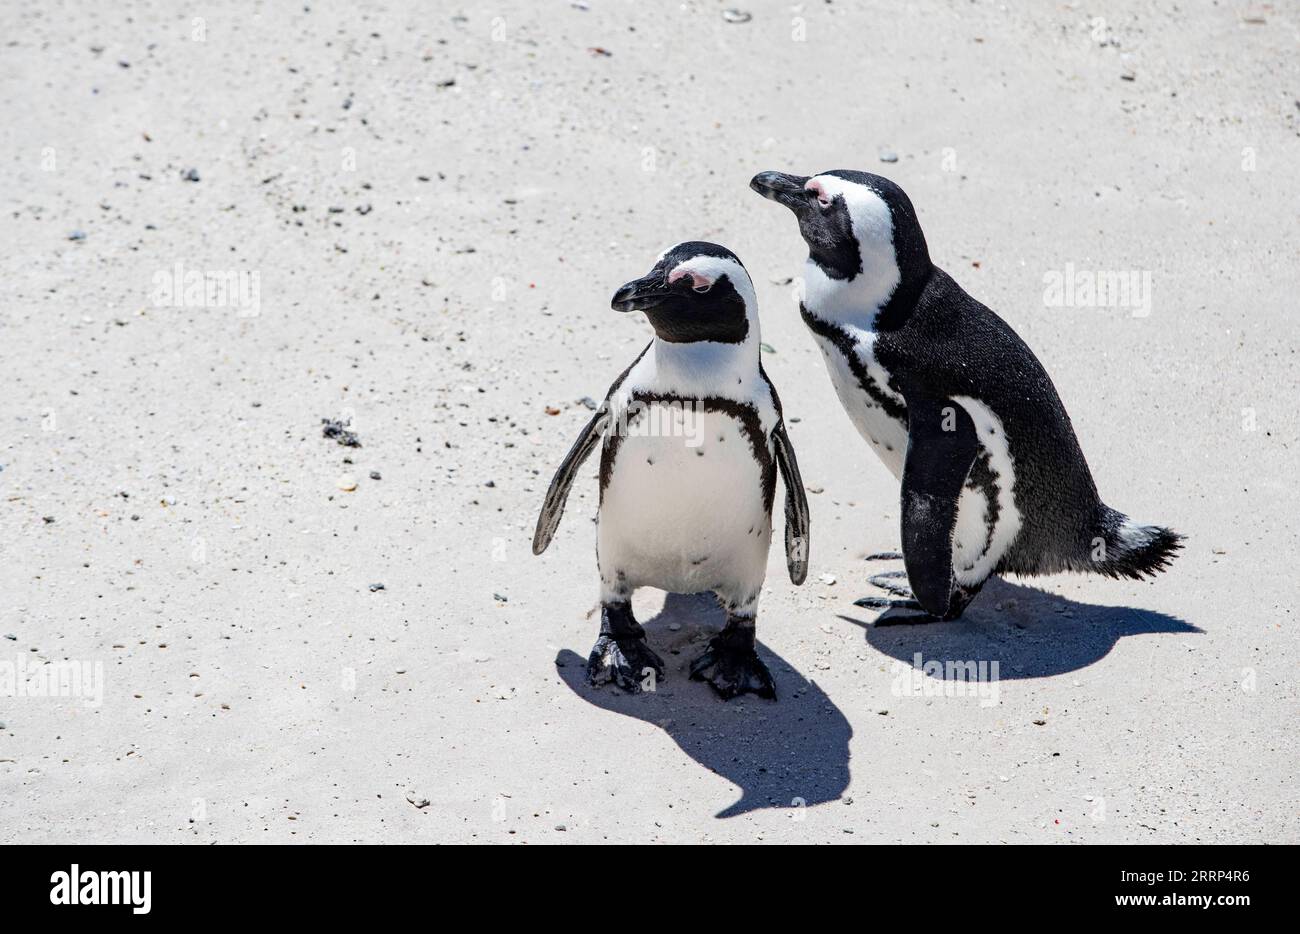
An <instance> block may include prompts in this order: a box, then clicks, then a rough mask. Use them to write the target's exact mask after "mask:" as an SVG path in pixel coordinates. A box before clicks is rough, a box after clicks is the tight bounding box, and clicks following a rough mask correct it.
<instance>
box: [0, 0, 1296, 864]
mask: <svg viewBox="0 0 1300 934" xmlns="http://www.w3.org/2000/svg"><path fill="white" fill-rule="evenodd" d="M735 9H739V11H740V12H739V13H732V14H730V15H724V13H725V11H728V10H735ZM0 37H3V41H2V42H0V107H2V110H3V113H4V116H5V119H4V120H3V121H0V199H2V204H0V207H2V208H3V210H2V211H0V242H3V243H4V244H5V245H6V247H7V249H5V250H4V252H3V255H0V311H2V314H0V359H2V360H3V371H4V374H5V387H6V392H5V393H4V396H3V400H2V401H0V428H2V429H3V438H2V439H0V491H2V492H3V503H2V504H0V507H2V508H0V528H2V529H3V534H2V535H0V549H2V552H0V593H2V594H3V595H4V599H3V601H0V637H3V638H0V839H3V840H6V841H11V842H20V843H44V842H61V843H135V842H160V843H195V844H208V843H223V844H224V843H238V842H267V843H301V842H339V843H346V842H351V841H364V842H384V843H433V842H452V843H466V842H482V843H534V844H536V843H604V842H611V843H612V842H618V843H652V842H672V843H692V842H713V843H729V842H739V843H753V842H767V843H786V842H816V843H864V842H868V843H1002V842H1004V843H1156V844H1181V843H1247V842H1268V843H1280V842H1285V843H1296V842H1300V815H1298V814H1297V809H1296V796H1297V782H1296V765H1297V762H1298V761H1300V747H1298V744H1297V740H1296V730H1295V725H1296V711H1297V699H1298V698H1297V686H1296V671H1297V666H1298V665H1300V644H1298V642H1297V635H1296V632H1297V629H1296V627H1297V623H1298V622H1300V621H1298V620H1297V614H1296V608H1295V598H1296V593H1297V589H1298V585H1297V579H1296V561H1297V555H1298V554H1300V493H1298V492H1297V485H1296V480H1297V453H1298V448H1300V416H1298V415H1297V409H1296V404H1297V398H1300V395H1298V391H1300V354H1298V348H1300V314H1297V307H1296V304H1297V295H1300V247H1298V246H1297V242H1298V241H1297V217H1298V207H1300V173H1297V171H1296V168H1297V165H1300V55H1297V52H1298V51H1300V49H1298V45H1300V17H1297V14H1296V11H1295V10H1294V9H1289V8H1288V7H1287V6H1286V5H1285V4H1280V3H1275V4H1271V5H1270V4H1256V3H1239V2H1229V3H1221V4H1218V5H1205V4H1183V5H1175V4H1172V3H1168V2H1149V0H1140V2H1137V3H1120V2H1114V0H1098V2H1093V3H1089V4H1082V3H1060V4H1010V3H1007V4H998V3H989V2H976V3H968V2H964V0H963V2H941V0H923V2H919V3H914V4H906V5H897V4H890V3H885V2H868V3H862V4H857V3H847V2H840V0H837V2H835V3H823V2H821V0H818V2H805V3H801V4H791V3H790V2H789V0H784V2H767V0H743V2H742V3H741V4H740V6H739V7H737V6H736V2H735V0H726V2H724V3H713V2H685V3H669V4H662V5H661V4H652V3H633V2H614V0H588V2H583V3H570V2H567V0H551V2H546V3H525V2H520V0H500V2H494V3H491V4H485V5H479V4H463V5H458V4H452V3H442V2H435V3H432V4H418V3H414V2H396V0H392V2H377V3H362V4H355V5H353V4H319V5H318V4H315V3H311V4H306V5H304V4H272V3H264V2H263V3H257V2H244V0H239V2H231V3H226V4H219V5H210V6H204V7H201V8H195V9H194V10H190V9H182V8H178V7H176V6H175V5H173V4H168V3H163V2H141V3H133V4H130V5H129V6H128V7H122V8H117V7H113V6H103V7H97V6H92V5H88V4H79V3H72V2H55V3H51V4H40V5H23V4H15V3H10V4H6V5H4V7H3V9H0ZM832 168H853V169H863V170H867V171H871V172H877V173H879V174H882V175H886V176H888V177H889V178H891V179H893V180H895V181H896V182H898V183H899V184H900V185H902V186H903V188H904V189H906V191H907V192H908V194H909V195H910V197H911V199H912V201H913V203H914V204H915V206H916V210H917V213H918V216H919V218H920V221H921V224H922V225H923V227H924V229H925V231H926V235H927V237H928V241H929V249H930V253H931V255H932V257H933V259H934V261H935V263H936V264H937V265H938V266H939V267H941V268H943V269H945V270H946V271H947V272H949V273H950V274H951V275H952V276H953V277H954V278H955V279H956V280H957V282H959V283H960V284H961V285H962V286H963V287H964V288H965V289H966V290H967V291H968V292H969V293H971V294H972V295H974V296H975V297H976V298H978V299H979V300H981V301H983V302H984V303H986V304H987V305H988V306H989V307H991V308H993V309H994V310H995V311H997V312H998V313H999V314H1000V315H1001V316H1002V317H1003V318H1005V319H1006V320H1007V321H1008V322H1009V323H1010V324H1011V325H1012V326H1013V327H1014V328H1015V329H1016V331H1017V332H1018V333H1019V334H1020V335H1021V336H1022V337H1023V338H1024V339H1025V341H1026V342H1027V343H1028V344H1029V345H1030V347H1032V348H1033V350H1034V352H1035V353H1036V354H1037V355H1038V357H1039V359H1040V360H1041V361H1042V362H1043V364H1044V365H1045V367H1046V368H1047V370H1048V372H1049V373H1050V374H1051V375H1052V378H1053V380H1054V381H1055V384H1056V387H1057V389H1058V391H1059V393H1060V395H1061V398H1062V399H1063V401H1064V403H1065V405H1066V407H1067V409H1068V410H1069V413H1070V416H1071V418H1072V420H1073V423H1074V427H1075V430H1076V432H1077V434H1078V437H1079V440H1080V442H1081V444H1082V447H1083V450H1084V451H1085V452H1086V454H1087V457H1088V461H1089V464H1090V465H1091V468H1092V471H1093V475H1094V476H1095V478H1096V481H1097V484H1098V487H1099V488H1100V491H1101V494H1102V496H1103V498H1104V499H1105V500H1106V501H1107V502H1109V503H1111V504H1112V505H1114V506H1115V507H1116V508H1119V509H1122V510H1124V511H1125V512H1127V513H1129V514H1131V515H1133V516H1134V517H1136V518H1138V519H1141V520H1144V521H1150V522H1158V523H1160V524H1162V525H1168V526H1170V527H1172V528H1174V529H1177V530H1178V531H1179V532H1181V533H1183V534H1184V535H1186V536H1187V543H1186V547H1185V549H1184V551H1183V553H1182V555H1181V556H1180V557H1179V559H1178V560H1177V561H1176V562H1175V563H1174V565H1173V567H1172V568H1171V569H1170V570H1169V571H1168V572H1167V573H1165V574H1163V575H1161V576H1160V577H1159V578H1158V579H1157V580H1154V581H1149V582H1145V583H1133V582H1127V581H1124V582H1121V581H1114V580H1108V579H1102V578H1096V577H1084V576H1071V575H1061V576H1053V577H1043V578H1035V579H1027V580H1015V579H1011V580H1007V581H994V582H991V583H990V584H989V585H988V586H987V587H986V588H985V591H984V593H983V594H982V595H981V596H980V598H979V599H978V600H977V601H976V602H975V603H974V604H973V605H972V606H971V608H970V609H969V610H968V612H967V613H966V615H965V616H964V617H963V618H962V619H961V620H959V621H957V622H953V623H947V624H936V625H930V626H897V627H879V628H878V627H876V626H875V625H874V622H875V619H876V614H875V612H873V611H870V610H866V609H862V608H859V607H857V606H855V605H854V600H855V599H857V598H859V597H862V596H864V595H866V594H869V593H873V592H875V591H874V589H873V588H871V587H870V586H869V584H868V582H867V575H868V573H870V572H871V570H872V569H873V568H872V567H871V566H870V565H869V563H868V562H866V561H864V557H865V556H866V555H868V554H871V553H873V552H879V551H886V550H893V549H897V548H898V547H899V490H898V483H897V481H896V480H895V479H894V478H893V476H892V475H891V474H890V473H889V472H888V470H886V469H885V467H884V466H883V465H882V464H881V463H880V462H879V461H878V460H877V459H876V458H875V457H874V455H873V454H872V453H871V451H870V450H869V448H868V446H867V445H866V444H865V443H864V442H863V441H862V440H861V439H860V438H859V437H858V436H857V434H856V432H855V431H854V430H853V428H852V426H851V424H850V422H849V420H848V418H847V416H846V415H845V413H844V411H843V409H842V408H841V406H840V404H839V402H838V401H837V399H836V397H835V394H834V391H833V389H832V386H831V383H830V380H829V378H828V376H827V373H826V370H825V367H824V365H823V362H822V357H821V354H820V352H819V351H818V350H817V348H816V346H815V344H814V342H813V339H812V337H811V336H810V335H809V333H808V331H807V329H806V328H805V326H804V324H803V322H802V321H801V320H800V318H799V315H798V312H797V307H796V304H795V301H794V298H793V296H794V292H795V289H796V288H797V282H795V281H793V277H795V276H798V275H799V271H800V266H801V264H802V261H803V259H804V256H805V255H806V249H805V248H804V247H803V244H802V242H801V241H800V240H799V238H798V235H797V231H796V229H795V226H794V224H793V223H792V222H791V221H790V219H789V216H788V215H787V214H786V213H785V212H784V211H782V210H781V209H780V208H778V207H776V206H774V205H772V204H770V203H768V202H765V201H764V200H762V199H761V198H759V197H758V196H757V195H755V194H754V193H753V192H751V191H750V190H749V189H748V187H747V184H748V181H749V179H750V177H751V176H752V175H753V174H754V173H755V172H758V171H761V170H766V169H777V170H781V171H788V172H797V173H801V174H809V173H814V172H818V171H821V170H826V169H832ZM691 239H701V240H710V241H715V242H718V243H721V244H724V245H726V246H728V247H730V248H731V249H732V250H734V251H735V252H736V253H737V254H738V255H739V256H740V257H741V258H742V259H743V261H744V263H745V265H746V267H747V268H748V269H749V271H750V273H751V275H752V276H753V279H754V283H755V287H756V289H757V293H758V300H759V306H760V313H761V318H762V334H763V341H764V343H765V345H766V347H765V351H764V353H763V365H764V367H765V369H766V371H767V373H768V374H769V375H770V376H771V378H772V381H773V382H774V383H775V385H776V387H777V388H778V389H779V391H780V394H781V397H782V401H783V402H784V408H785V414H786V419H787V422H788V426H789V432H790V437H791V440H792V442H793V444H794V446H795V447H796V449H797V451H798V456H799V463H800V466H801V468H802V472H803V479H804V483H805V486H806V488H807V491H808V500H809V503H810V506H811V512H812V547H811V571H810V574H809V576H808V581H807V583H806V584H805V585H803V586H802V587H799V588H796V587H793V586H792V585H791V584H790V582H789V579H788V577H787V576H786V572H785V558H784V555H783V554H782V552H781V548H780V546H779V542H780V540H781V539H780V535H781V528H782V525H781V521H782V520H781V519H780V518H779V517H778V518H777V519H776V520H775V521H776V524H777V533H776V538H775V541H776V542H777V546H776V547H774V548H773V549H772V552H771V555H770V559H769V570H768V576H767V583H766V586H765V588H764V591H763V593H762V597H761V602H760V608H759V615H758V638H759V641H760V643H761V646H760V649H759V651H760V654H761V655H762V657H763V658H764V659H765V660H766V662H767V664H768V666H769V668H770V669H771V670H772V673H773V675H774V676H775V679H776V686H777V691H778V694H779V698H778V700H777V701H775V702H772V701H767V700H761V699H757V698H753V697H749V698H742V699H739V700H733V701H730V702H723V701H720V700H718V699H717V698H716V697H715V696H714V695H713V694H712V693H711V691H710V690H709V688H708V687H707V686H705V685H702V684H700V683H697V682H691V681H689V680H688V676H687V666H688V664H689V660H690V659H691V658H692V657H693V656H694V655H696V654H697V653H698V652H699V651H700V649H701V647H702V645H703V643H704V642H705V641H706V640H707V639H708V638H709V636H710V635H711V634H712V633H713V632H714V631H716V629H717V628H718V627H719V626H720V625H721V623H722V616H721V614H720V612H719V611H718V610H717V609H716V608H714V607H713V605H712V604H711V603H710V601H708V600H707V599H705V598H701V597H698V596H683V595H665V594H663V593H660V592H655V591H650V590H644V591H641V592H639V593H638V594H637V596H636V599H635V603H634V606H635V609H636V612H637V614H638V617H639V618H640V619H641V620H642V622H643V623H644V624H645V626H646V629H647V631H648V632H649V638H650V642H651V644H652V645H653V646H654V647H655V649H656V651H658V652H659V653H660V654H661V655H662V656H663V657H664V658H665V660H666V661H667V662H668V675H667V678H666V680H665V681H664V682H663V683H662V684H661V685H660V686H659V690H658V691H656V692H655V693H654V694H643V695H625V694H623V693H620V692H618V691H617V690H615V689H613V688H609V687H606V688H603V689H592V688H589V687H587V686H586V685H585V683H584V680H583V665H584V661H585V657H586V654H587V652H588V651H589V650H590V648H591V645H592V643H593V641H594V640H595V638H596V632H597V623H598V613H594V614H593V612H592V611H593V610H594V609H596V600H597V575H596V567H595V558H594V547H595V524H594V518H595V510H596V502H597V492H598V491H597V482H596V470H597V465H596V462H595V460H592V461H590V462H589V463H588V464H587V465H586V466H585V467H584V468H583V471H582V475H581V477H580V479H579V480H578V482H577V483H576V484H575V487H574V490H573V494H572V496H571V498H570V501H569V504H568V509H567V512H566V514H565V519H564V522H563V524H562V525H561V527H560V530H559V532H558V534H557V536H556V539H555V541H554V543H553V544H552V545H551V547H550V549H549V550H548V551H547V552H546V554H545V555H543V556H542V557H534V556H533V555H532V554H531V551H530V547H529V544H530V541H531V539H532V534H533V527H534V523H535V522H536V519H537V514H538V509H539V507H540V505H541V502H542V497H543V494H544V492H545V490H546V487H547V484H548V482H549V481H550V478H551V475H552V473H553V472H554V470H555V468H556V467H557V466H558V464H559V463H560V460H561V459H562V457H563V456H564V453H565V452H566V451H567V450H568V448H569V445H570V444H571V443H572V442H573V440H574V439H575V438H576V437H577V436H578V433H579V431H580V429H581V427H582V426H583V425H584V424H585V423H586V421H587V419H588V418H589V417H590V414H591V413H590V410H589V407H588V401H589V400H593V399H595V400H599V399H600V398H602V397H603V395H604V393H605V391H606V389H607V387H608V386H609V385H610V383H611V382H612V381H613V380H614V378H615V377H616V376H617V375H618V374H619V373H620V372H621V371H622V370H623V369H624V368H625V367H626V366H627V365H628V364H629V363H630V362H631V361H632V359H633V358H634V357H635V356H636V354H637V353H638V352H639V351H640V349H641V348H642V347H643V346H644V345H645V343H646V342H647V341H648V339H649V337H650V334H651V331H650V328H649V325H648V324H647V323H646V320H645V318H644V316H643V315H641V314H627V315H620V314H618V313H615V312H614V311H612V310H611V309H610V305H609V303H610V296H611V294H612V293H613V291H614V289H615V288H617V287H618V286H619V285H621V284H622V283H623V282H625V281H627V280H629V279H632V278H635V277H637V276H640V275H643V274H644V273H645V272H646V270H648V269H649V268H650V266H651V265H652V264H653V261H654V258H655V256H656V254H657V253H659V251H660V250H662V249H663V248H665V247H666V246H668V245H670V244H672V243H676V242H678V241H683V240H691ZM1099 281H1111V282H1120V281H1122V282H1124V283H1127V284H1131V286H1132V288H1131V290H1130V291H1129V292H1128V294H1127V295H1126V296H1124V297H1122V298H1123V300H1117V301H1113V302H1112V301H1105V302H1103V301H1100V300H1099V299H1098V298H1097V291H1096V288H1095V286H1096V284H1097V282H1099ZM1088 283H1091V286H1090V285H1088ZM1112 297H1113V293H1112ZM1058 298H1059V301H1058V300H1055V299H1058ZM323 419H325V420H337V421H340V422H343V423H346V427H347V430H350V431H352V432H354V433H355V437H356V440H357V442H358V444H359V446H348V445H346V444H342V443H340V439H339V438H327V437H324V436H323V432H322V428H323V424H322V420H323ZM342 440H347V439H346V438H343V439H342ZM918 661H919V662H920V663H921V666H922V670H920V671H917V670H916V669H915V667H914V665H915V663H917V662H918ZM925 663H937V664H938V665H939V670H945V671H946V670H950V669H951V666H954V665H956V666H964V665H966V664H968V663H972V664H974V665H975V666H976V670H978V671H982V672H986V673H987V677H985V678H984V679H982V680H981V682H980V684H979V685H978V686H975V685H971V684H969V683H966V684H959V683H955V682H954V681H952V680H950V679H946V678H944V677H935V676H933V675H932V674H927V673H926V672H925V670H924V665H925ZM980 665H983V666H984V667H983V668H979V666H980ZM55 673H57V674H55ZM60 679H62V680H60ZM69 686H70V687H69ZM977 687H978V689H976V688H977ZM65 688H67V689H65ZM50 695H53V696H50Z"/></svg>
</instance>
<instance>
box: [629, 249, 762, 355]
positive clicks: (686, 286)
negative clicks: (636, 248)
mask: <svg viewBox="0 0 1300 934" xmlns="http://www.w3.org/2000/svg"><path fill="white" fill-rule="evenodd" d="M610 305H611V307H612V308H613V309H614V310H615V311H644V312H645V316H646V317H647V318H648V319H649V320H650V324H651V326H652V327H653V328H654V329H655V334H656V335H658V337H659V338H660V340H665V341H669V342H671V343H674V344H688V343H692V342H694V341H718V342H720V343H726V344H739V343H741V342H742V341H744V340H745V338H746V337H748V336H749V334H750V331H751V323H750V318H751V314H752V311H751V310H752V309H754V308H755V307H756V305H757V303H756V301H755V298H754V285H753V283H752V282H751V281H750V279H749V273H748V272H746V271H745V267H744V266H743V265H741V262H740V259H739V258H737V256H736V254H735V253H732V252H731V251H730V250H728V249H727V248H726V247H721V246H718V245H717V244H716V243H705V242H704V241H701V240H691V241H688V242H686V243H679V244H677V246H675V247H672V248H671V249H668V250H665V251H664V252H663V253H661V254H660V255H659V259H658V260H657V261H656V262H655V265H654V268H652V269H651V270H650V271H649V272H648V273H646V274H645V275H644V276H642V277H641V278H640V279H634V280H632V281H631V282H629V283H627V284H626V285H624V286H622V287H621V288H620V289H619V290H618V291H617V292H615V293H614V298H613V299H612V300H611V301H610ZM752 327H753V329H754V331H755V332H756V331H757V322H756V321H755V322H754V325H753V326H752Z"/></svg>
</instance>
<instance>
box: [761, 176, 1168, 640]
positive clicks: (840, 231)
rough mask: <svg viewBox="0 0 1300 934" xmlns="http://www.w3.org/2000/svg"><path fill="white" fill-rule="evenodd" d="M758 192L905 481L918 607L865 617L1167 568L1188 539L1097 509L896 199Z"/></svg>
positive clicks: (1055, 434) (1011, 344)
mask: <svg viewBox="0 0 1300 934" xmlns="http://www.w3.org/2000/svg"><path fill="white" fill-rule="evenodd" d="M750 187H751V188H753V189H754V190H755V191H757V192H758V193H759V194H761V195H763V196H764V197H766V198H769V199H771V200H773V201H776V202H778V203H780V204H783V205H785V206H786V207H787V208H789V209H790V210H791V211H792V212H794V215H795V218H796V219H797V220H798V223H799V231H800V233H801V234H802V235H803V238H804V241H805V242H806V243H807V245H808V260H807V262H806V264H805V266H804V279H805V292H804V297H803V301H802V302H801V304H800V306H799V310H800V313H801V314H802V316H803V319H804V322H805V323H806V324H807V325H808V327H809V329H810V330H811V331H812V332H813V334H814V335H815V337H816V340H817V343H818V345H819V346H820V348H821V350H822V353H823V355H824V356H825V358H826V365H827V368H828V369H829V371H830V374H831V381H832V382H833V383H834V385H835V391H836V393H837V394H838V395H839V398H840V402H841V403H842V404H843V405H844V408H845V409H846V410H847V412H848V414H849V417H850V418H851V419H852V421H853V423H854V425H855V426H856V427H857V429H858V431H859V432H860V433H861V434H862V435H863V437H865V438H866V440H867V441H868V442H869V443H870V445H871V446H872V448H873V449H874V450H875V452H876V454H877V455H879V456H880V458H881V460H883V461H884V462H885V465H886V466H887V467H888V468H889V470H890V471H891V472H892V473H893V474H894V476H896V477H898V478H899V479H901V481H902V497H901V501H902V542H903V560H904V565H905V567H906V569H907V577H908V580H909V582H910V584H911V594H908V592H907V590H906V589H904V588H898V587H897V586H896V585H895V586H894V587H890V586H889V585H888V584H881V586H883V587H885V588H886V589H890V590H892V591H893V592H894V593H897V594H900V595H903V596H912V595H914V597H915V599H914V600H902V601H888V600H883V599H881V598H864V599H863V600H860V601H858V602H859V603H860V604H862V605H866V606H877V607H880V606H906V607H909V608H914V609H923V610H925V611H926V613H927V614H929V618H936V619H945V620H948V619H955V618H957V617H958V616H960V615H961V614H962V612H963V611H964V610H965V608H966V606H967V605H968V604H969V603H970V601H971V600H972V599H974V597H975V595H976V594H977V593H978V592H979V590H980V587H982V586H983V584H984V581H985V580H986V579H988V577H989V576H990V575H992V574H1001V573H1012V574H1019V575H1033V574H1049V573H1054V572H1057V571H1095V572H1097V573H1100V574H1106V575H1109V576H1111V577H1131V578H1135V579H1141V577H1142V576H1143V575H1144V574H1151V575H1154V574H1155V573H1156V572H1157V571H1160V570H1163V569H1164V568H1165V567H1166V566H1167V565H1168V564H1169V562H1170V560H1171V559H1172V558H1173V556H1174V552H1175V551H1177V549H1178V548H1180V547H1181V544H1180V543H1181V542H1182V536H1180V535H1178V534H1176V533H1174V532H1172V531H1170V530H1169V529H1166V528H1163V527H1161V526H1155V525H1139V524H1138V523H1136V522H1134V521H1133V520H1131V519H1129V518H1128V517H1127V516H1125V515H1124V514H1122V513H1120V512H1118V511H1116V510H1114V509H1111V508H1110V507H1109V506H1107V505H1106V504H1105V503H1103V502H1102V501H1101V499H1100V498H1099V497H1098V495H1097V488H1096V485H1095V484H1094V483H1093V480H1092V474H1091V473H1090V472H1089V470H1088V464H1087V461H1085V460H1084V457H1083V452H1082V451H1081V450H1080V448H1079V442H1078V440H1077V439H1076V438H1075V436H1074V429H1073V427H1072V426H1071V424H1070V418H1069V416H1068V415H1067V414H1066V412H1065V407H1064V406H1063V405H1062V404H1061V400H1060V398H1059V397H1058V396H1057V394H1056V388H1055V387H1054V386H1053V385H1052V381H1051V379H1050V378H1049V377H1048V375H1047V372H1046V371H1045V370H1044V369H1043V366H1042V364H1040V363H1039V362H1038V359H1037V358H1036V357H1035V356H1034V354H1033V352H1032V351H1031V350H1030V349H1029V347H1028V346H1026V344H1025V343H1024V341H1022V340H1021V339H1020V338H1019V337H1018V336H1017V335H1016V333H1015V332H1014V331H1013V330H1012V329H1011V327H1010V326H1009V325H1008V324H1007V323H1006V322H1005V321H1003V320H1002V319H1001V318H999V317H998V316H997V315H996V314H994V312H993V311H991V310H990V309H989V308H987V307H985V306H984V305H982V304H981V303H980V302H978V301H976V300H975V299H974V298H972V297H971V296H969V295H967V294H966V293H965V292H964V291H963V290H962V288H961V287H960V286H959V285H958V284H957V283H956V282H954V281H953V280H952V278H951V277H950V276H949V275H948V274H947V273H945V272H944V271H943V270H941V269H939V268H937V267H936V266H934V265H932V264H931V262H930V254H929V251H928V249H927V247H926V242H925V236H924V234H922V232H921V226H920V224H919V223H918V222H917V219H916V212H915V211H914V210H913V208H912V203H911V201H909V200H908V197H907V195H906V194H904V193H903V190H902V189H901V188H899V187H898V186H897V185H896V184H894V183H893V182H891V181H889V180H888V179H885V178H882V177H880V176H879V175H871V174H869V173H867V172H852V171H842V170H839V171H832V172H824V173H822V174H821V175H815V176H812V177H802V176H797V175H785V174H783V173H781V172H761V173H759V174H758V175H755V176H754V178H753V180H752V181H751V182H750ZM873 582H875V581H874V580H873ZM909 621H911V620H909Z"/></svg>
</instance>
